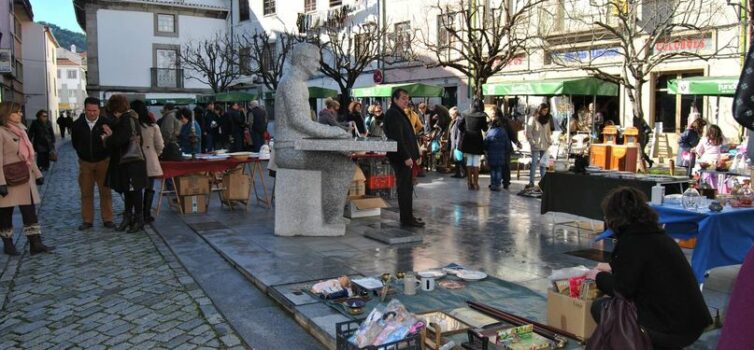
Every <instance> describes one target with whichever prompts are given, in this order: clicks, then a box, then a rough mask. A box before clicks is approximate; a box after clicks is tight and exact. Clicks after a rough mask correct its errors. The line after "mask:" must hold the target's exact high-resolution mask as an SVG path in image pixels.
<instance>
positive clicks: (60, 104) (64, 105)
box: [58, 102, 73, 110]
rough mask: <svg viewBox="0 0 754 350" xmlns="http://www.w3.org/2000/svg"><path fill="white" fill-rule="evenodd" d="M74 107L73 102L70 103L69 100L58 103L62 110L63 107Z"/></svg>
mask: <svg viewBox="0 0 754 350" xmlns="http://www.w3.org/2000/svg"><path fill="white" fill-rule="evenodd" d="M72 108H73V107H72V106H71V104H70V103H68V102H61V103H58V109H60V110H63V109H72Z"/></svg>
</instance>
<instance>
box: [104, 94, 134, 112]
mask: <svg viewBox="0 0 754 350" xmlns="http://www.w3.org/2000/svg"><path fill="white" fill-rule="evenodd" d="M128 107H129V106H128V98H127V97H126V95H122V94H116V95H112V96H110V98H109V99H108V100H107V105H106V106H105V109H107V111H108V112H110V113H123V112H125V111H127V110H128Z"/></svg>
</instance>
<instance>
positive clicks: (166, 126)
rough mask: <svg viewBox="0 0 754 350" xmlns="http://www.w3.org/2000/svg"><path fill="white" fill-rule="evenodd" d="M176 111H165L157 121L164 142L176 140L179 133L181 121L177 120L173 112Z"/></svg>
mask: <svg viewBox="0 0 754 350" xmlns="http://www.w3.org/2000/svg"><path fill="white" fill-rule="evenodd" d="M177 112H178V111H176V110H172V111H170V112H167V113H165V114H164V115H163V116H162V119H160V121H159V123H158V124H159V125H160V132H161V133H162V140H163V141H164V142H165V143H171V142H178V135H180V134H181V122H180V121H178V118H176V116H175V114H176V113H177Z"/></svg>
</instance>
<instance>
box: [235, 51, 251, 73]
mask: <svg viewBox="0 0 754 350" xmlns="http://www.w3.org/2000/svg"><path fill="white" fill-rule="evenodd" d="M238 56H239V61H240V62H239V64H240V66H241V67H240V69H241V74H244V75H249V74H251V48H248V47H242V48H241V50H240V51H239V53H238Z"/></svg>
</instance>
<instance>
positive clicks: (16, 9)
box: [0, 0, 34, 105]
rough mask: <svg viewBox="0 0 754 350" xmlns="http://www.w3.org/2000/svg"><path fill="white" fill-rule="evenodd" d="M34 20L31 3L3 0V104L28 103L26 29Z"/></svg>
mask: <svg viewBox="0 0 754 350" xmlns="http://www.w3.org/2000/svg"><path fill="white" fill-rule="evenodd" d="M33 20H34V12H33V11H32V8H31V3H30V2H29V0H0V101H12V102H16V103H18V104H20V105H24V104H25V103H26V101H25V99H24V55H23V49H22V47H23V45H24V36H23V26H24V24H25V23H29V22H32V21H33Z"/></svg>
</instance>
